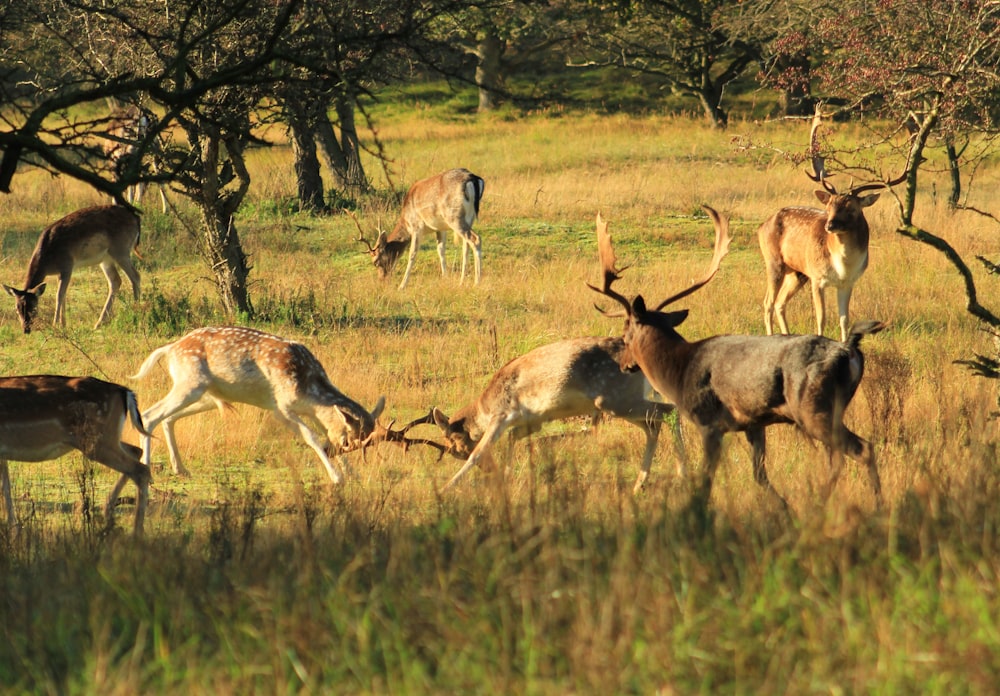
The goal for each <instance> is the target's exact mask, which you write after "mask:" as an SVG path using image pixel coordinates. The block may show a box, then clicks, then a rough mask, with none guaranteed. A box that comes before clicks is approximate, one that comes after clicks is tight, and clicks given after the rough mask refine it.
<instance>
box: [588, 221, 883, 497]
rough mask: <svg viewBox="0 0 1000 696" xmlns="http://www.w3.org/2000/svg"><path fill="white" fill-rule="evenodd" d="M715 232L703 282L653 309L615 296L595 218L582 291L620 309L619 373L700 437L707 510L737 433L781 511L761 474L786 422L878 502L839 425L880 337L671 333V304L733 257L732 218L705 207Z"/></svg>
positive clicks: (854, 445) (855, 331)
mask: <svg viewBox="0 0 1000 696" xmlns="http://www.w3.org/2000/svg"><path fill="white" fill-rule="evenodd" d="M706 210H707V211H708V213H709V215H710V217H711V218H712V220H713V222H714V224H715V232H716V236H715V250H714V254H713V257H712V261H711V263H710V264H709V269H708V271H707V273H706V274H705V276H704V277H703V278H702V279H701V280H699V281H698V282H696V283H694V284H693V285H691V286H690V287H688V288H686V289H685V290H682V291H681V292H678V293H676V294H675V295H673V296H671V297H669V298H667V299H666V300H663V301H662V302H660V303H659V304H658V305H656V306H655V307H654V308H652V309H648V308H647V307H646V303H645V300H644V299H643V297H642V295H639V296H637V297H635V299H633V300H632V301H631V302H630V301H629V300H628V299H626V298H625V297H624V296H623V295H620V294H619V293H618V292H616V291H615V290H613V289H612V287H611V286H612V284H613V283H614V282H615V281H617V280H619V279H620V277H621V276H620V274H621V270H620V269H618V268H617V260H616V259H615V254H614V249H613V247H612V244H611V237H610V234H609V233H608V227H607V223H606V222H605V221H604V220H602V219H601V216H600V215H598V217H597V235H598V249H599V255H600V259H601V266H602V269H603V275H604V280H603V285H602V286H601V287H595V286H593V285H589V284H588V286H589V287H590V288H591V289H592V290H595V291H597V292H599V293H601V294H603V295H605V296H607V297H609V298H611V299H613V300H614V301H615V302H617V303H618V304H620V305H621V306H622V307H623V308H624V310H625V312H624V314H625V317H626V318H625V332H624V340H625V350H624V351H623V353H622V356H621V365H622V368H623V369H629V370H634V369H639V370H642V373H643V374H644V375H646V377H647V379H649V381H650V383H651V384H652V385H653V388H654V389H656V391H658V392H659V393H660V394H662V395H663V397H664V398H665V399H667V400H668V401H670V402H672V403H674V404H676V406H677V410H678V411H679V412H680V413H681V415H682V416H684V417H685V418H687V419H688V420H690V421H691V422H692V423H694V425H695V426H696V427H697V428H698V430H699V431H700V433H701V438H702V445H703V451H704V455H703V457H704V469H703V482H702V486H701V491H700V495H699V497H698V500H700V501H702V502H705V503H707V501H708V498H709V496H710V494H711V487H712V479H713V477H714V475H715V470H716V467H717V466H718V463H719V457H720V455H721V451H722V438H723V436H724V435H725V434H726V433H729V432H743V433H744V434H745V435H746V438H747V441H748V442H749V443H750V446H751V448H752V451H753V452H752V457H753V473H754V479H755V480H756V481H757V483H758V484H760V485H761V486H763V487H765V488H766V489H767V490H768V491H770V492H771V493H772V494H773V495H774V496H776V497H777V498H778V499H779V500H780V501H781V502H782V504H784V505H786V506H787V503H785V500H784V498H782V496H781V495H780V494H779V493H778V492H777V491H776V490H775V489H774V487H773V486H772V485H771V482H770V481H769V480H768V476H767V470H766V469H765V466H764V455H765V431H766V428H767V427H768V426H770V425H773V424H775V423H790V424H793V425H795V426H797V427H798V428H799V430H800V431H801V432H803V433H805V434H806V435H807V436H808V437H810V438H812V439H814V440H818V441H819V442H821V443H823V445H825V447H826V449H827V452H828V455H829V459H830V464H831V467H832V472H833V474H832V477H831V479H830V480H829V483H828V489H827V490H828V492H829V490H830V488H832V485H833V484H834V482H835V481H836V478H837V476H839V474H840V470H841V468H842V466H843V457H844V455H845V454H846V455H847V456H849V457H851V458H852V459H857V460H859V461H861V462H862V463H863V464H864V465H865V466H866V467H867V469H868V474H869V476H870V478H871V483H872V487H873V489H874V492H875V496H876V500H879V501H880V500H881V491H882V486H881V482H880V480H879V475H878V470H877V468H876V464H875V455H874V451H873V450H872V446H871V444H870V443H869V442H867V441H866V440H863V439H861V438H860V437H858V436H857V435H856V434H854V433H853V432H851V431H850V430H849V429H848V428H847V427H846V426H845V425H844V422H843V415H844V410H845V409H846V408H847V406H848V404H849V403H850V401H851V399H852V398H853V396H854V393H855V391H856V390H857V388H858V384H859V383H860V381H861V377H862V375H863V373H864V356H863V355H862V353H861V350H860V348H859V344H860V342H861V339H862V337H864V336H865V335H867V334H872V333H877V332H878V331H880V330H882V329H883V328H884V324H881V323H878V322H861V323H858V324H855V325H854V327H853V328H852V329H851V331H850V333H849V336H848V340H847V341H846V342H840V341H834V340H832V339H828V338H824V337H822V336H811V335H810V336H713V337H711V338H706V339H703V340H700V341H697V342H694V343H689V342H688V341H686V340H685V339H684V338H683V337H681V335H680V334H678V333H677V331H676V327H677V326H678V325H680V324H681V322H683V321H684V319H685V318H686V317H687V314H688V312H687V310H682V311H673V312H664V311H661V310H663V309H664V308H665V307H667V306H668V305H670V304H672V303H674V302H677V301H678V300H680V299H682V298H684V297H687V296H688V295H690V294H691V293H693V292H695V291H696V290H698V289H699V288H701V287H703V286H704V285H705V284H706V283H708V282H709V281H710V280H711V279H712V277H713V276H714V275H715V274H716V272H717V271H718V269H719V264H720V263H721V261H722V258H723V257H724V256H725V255H726V253H727V252H728V249H729V244H730V241H731V237H730V236H729V224H728V219H727V218H725V217H722V216H720V215H719V214H718V213H717V212H715V211H714V210H712V209H711V208H708V207H707V206H706Z"/></svg>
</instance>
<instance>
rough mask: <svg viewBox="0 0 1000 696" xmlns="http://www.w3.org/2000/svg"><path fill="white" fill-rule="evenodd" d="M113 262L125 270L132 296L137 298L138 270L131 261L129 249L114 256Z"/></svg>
mask: <svg viewBox="0 0 1000 696" xmlns="http://www.w3.org/2000/svg"><path fill="white" fill-rule="evenodd" d="M115 263H117V264H118V266H119V267H120V268H121V269H122V270H123V271H125V276H126V277H127V278H128V282H129V283H130V284H131V285H132V297H133V298H134V299H136V300H138V299H139V271H137V270H136V269H135V265H133V263H132V255H131V252H130V251H126V252H125V254H124V256H120V257H115Z"/></svg>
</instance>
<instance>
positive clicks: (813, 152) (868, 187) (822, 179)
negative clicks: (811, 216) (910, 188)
mask: <svg viewBox="0 0 1000 696" xmlns="http://www.w3.org/2000/svg"><path fill="white" fill-rule="evenodd" d="M822 120H823V116H822V113H821V111H820V105H819V104H816V110H815V112H814V113H813V119H812V129H811V130H810V131H809V153H810V156H811V157H812V166H813V172H814V173H813V174H810V173H809V172H806V176H808V177H809V178H810V179H812V180H813V181H815V182H816V183H818V184H822V185H823V188H825V189H826V190H827V191H828V192H829V193H832V194H833V195H835V196H836V195H838V194H837V189H836V188H834V187H833V184H830V183H829V182H827V177H829V174H827V173H826V164H825V162H824V160H823V156H822V155H820V153H819V152H820V149H819V135H818V132H819V127H820V124H821V123H822ZM909 173H910V162H909V160H907V162H906V166H905V167H903V173H902V174H900V175H899V176H898V177H896V178H895V179H891V180H890V181H876V182H872V183H868V184H862V185H860V186H851V187H850V188H849V189H848V190H847V193H846V194H845V195H848V196H857V195H858V194H859V193H862V192H863V191H872V190H875V189H881V188H892V187H893V186H897V185H899V184H901V183H903V182H904V181H906V177H907V176H909Z"/></svg>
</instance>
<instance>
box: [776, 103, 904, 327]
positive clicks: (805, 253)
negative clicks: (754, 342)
mask: <svg viewBox="0 0 1000 696" xmlns="http://www.w3.org/2000/svg"><path fill="white" fill-rule="evenodd" d="M819 124H820V112H819V110H817V112H816V116H815V117H814V118H813V126H812V135H811V138H810V142H811V149H812V152H813V159H812V161H813V171H814V173H813V174H810V175H809V177H810V178H811V179H813V180H814V181H816V182H818V183H820V184H821V185H822V186H823V190H818V191H816V192H815V193H816V198H818V199H819V201H820V202H821V203H822V204H823V206H824V207H823V208H822V209H820V208H808V207H803V206H794V207H788V208H782V209H781V210H779V211H778V212H777V213H775V214H774V215H772V216H771V217H770V218H768V219H767V220H766V221H765V222H764V223H763V224H762V225H761V226H760V227H759V228H758V229H757V238H758V241H759V243H760V251H761V253H762V254H763V256H764V267H765V269H766V274H767V294H766V296H765V298H764V327H765V329H766V331H767V334H768V335H769V336H770V335H772V334H773V333H774V326H773V324H772V317H773V316H776V317H777V319H778V328H779V330H780V331H781V333H783V334H787V333H788V323H787V321H786V320H785V305H786V304H787V303H788V301H789V300H790V299H791V298H792V296H793V295H795V293H797V292H798V291H799V290H800V289H801V288H802V287H803V286H804V285H805V284H806V283H807V282H808V283H810V285H811V288H812V301H813V309H814V311H815V314H816V333H817V334H818V335H820V336H822V335H823V329H824V324H825V321H826V308H825V301H824V297H823V294H824V289H825V288H827V287H833V288H836V290H837V314H838V317H839V324H840V340H841V341H846V340H847V337H848V325H849V319H848V307H849V305H850V302H851V294H852V292H853V291H854V285H855V284H856V283H857V282H858V280H859V279H860V278H861V275H862V274H863V273H864V272H865V269H866V268H868V238H869V228H868V221H867V220H866V219H865V214H864V209H865V208H868V207H870V206H871V205H873V204H874V203H875V202H876V201H877V200H878V198H879V196H878V194H877V193H876V194H870V195H867V196H862V195H861V194H862V193H863V192H865V191H870V190H874V189H881V188H888V187H891V186H895V185H896V184H899V183H900V182H902V181H903V180H904V179H905V178H906V174H905V173H904V174H903V176H901V177H899V178H897V179H894V180H892V181H888V182H877V183H869V184H864V185H861V186H854V187H852V188H851V189H850V190H848V191H846V192H844V193H838V192H837V189H836V188H834V186H833V185H832V184H830V183H829V181H828V180H827V173H826V169H825V166H824V163H823V158H822V157H820V156H819V145H818V142H817V135H816V133H817V129H818V128H819ZM904 172H905V170H904Z"/></svg>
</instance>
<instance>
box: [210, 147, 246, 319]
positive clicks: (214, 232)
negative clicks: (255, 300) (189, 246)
mask: <svg viewBox="0 0 1000 696" xmlns="http://www.w3.org/2000/svg"><path fill="white" fill-rule="evenodd" d="M200 149H201V165H202V170H203V171H202V172H201V174H202V176H203V181H202V187H201V191H200V195H199V196H198V199H197V202H198V207H199V208H200V209H201V214H202V221H203V223H204V229H203V236H202V239H201V253H202V257H203V258H204V259H205V261H206V263H208V267H209V268H210V269H211V271H212V276H213V278H214V279H215V285H216V288H217V289H218V291H219V297H220V298H221V300H222V306H223V308H224V309H225V311H226V313H227V314H229V315H230V316H234V317H235V316H239V317H240V318H241V319H242V318H246V319H249V318H252V317H253V315H254V311H253V305H252V304H251V303H250V295H249V292H248V290H247V280H248V278H249V276H250V266H249V265H248V264H247V256H246V254H244V253H243V245H242V244H241V243H240V237H239V234H237V232H236V224H235V223H234V221H233V218H234V216H235V215H236V211H237V210H239V207H240V204H241V203H242V202H243V198H244V197H245V196H246V193H247V191H248V190H249V188H250V173H249V172H248V171H247V168H246V163H245V162H244V161H243V149H242V146H241V145H240V143H239V142H238V141H237V140H236V139H234V138H227V139H225V142H223V138H222V137H221V136H219V135H217V134H212V135H204V136H203V137H202V138H201V148H200ZM223 153H224V154H223ZM220 165H221V166H220ZM230 178H235V179H236V180H237V182H238V183H237V186H236V188H235V189H226V185H227V184H228V183H230Z"/></svg>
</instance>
